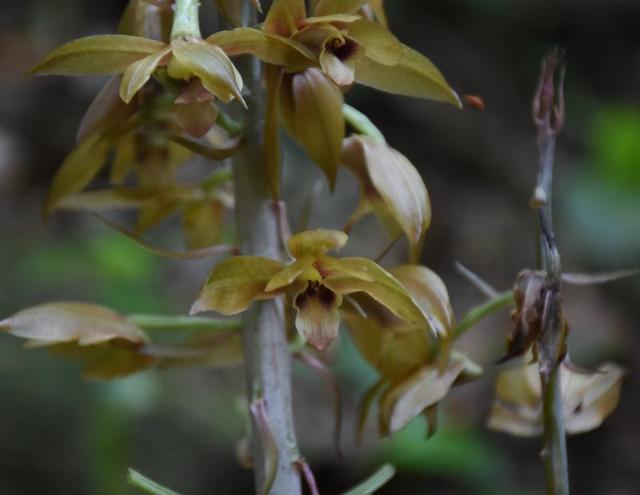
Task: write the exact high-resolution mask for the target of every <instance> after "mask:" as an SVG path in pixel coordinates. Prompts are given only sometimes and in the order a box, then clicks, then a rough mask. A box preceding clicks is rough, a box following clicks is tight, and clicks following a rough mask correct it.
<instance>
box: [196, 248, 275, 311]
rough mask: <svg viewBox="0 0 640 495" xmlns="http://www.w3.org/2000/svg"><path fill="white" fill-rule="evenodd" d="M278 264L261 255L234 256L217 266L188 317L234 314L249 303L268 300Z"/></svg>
mask: <svg viewBox="0 0 640 495" xmlns="http://www.w3.org/2000/svg"><path fill="white" fill-rule="evenodd" d="M282 268H283V266H282V264H281V263H279V262H277V261H274V260H272V259H269V258H263V257H260V256H234V257H233V258H230V259H228V260H225V261H223V262H222V263H220V264H218V265H217V266H216V267H215V268H214V270H213V271H212V272H211V274H210V275H209V277H208V278H207V280H206V282H205V283H204V286H203V287H202V291H201V293H200V296H199V297H198V300H197V301H196V302H195V303H194V304H193V306H192V308H191V314H195V313H200V312H202V311H208V310H213V311H217V312H218V313H221V314H223V315H233V314H237V313H240V312H242V311H244V310H245V309H247V308H248V307H249V305H250V304H251V302H253V301H255V300H261V299H271V298H273V297H275V296H276V295H277V293H273V292H272V293H267V292H266V291H265V287H266V285H267V283H268V282H269V279H270V278H271V277H273V276H274V275H275V274H276V273H278V272H279V271H280V270H282Z"/></svg>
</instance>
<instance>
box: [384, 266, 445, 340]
mask: <svg viewBox="0 0 640 495" xmlns="http://www.w3.org/2000/svg"><path fill="white" fill-rule="evenodd" d="M390 272H391V273H392V274H393V275H394V276H395V277H396V278H397V279H398V280H399V281H400V282H401V283H402V285H404V286H405V287H406V288H407V290H408V291H409V293H410V294H411V295H412V296H413V298H414V300H415V301H416V302H417V303H418V304H419V305H420V307H421V308H422V310H423V311H424V312H425V313H426V314H431V315H433V319H432V320H430V321H431V322H432V324H434V325H436V329H435V331H436V333H438V334H439V335H448V334H450V333H451V332H452V330H453V328H454V326H455V317H454V315H453V309H452V308H451V303H450V301H449V293H448V292H447V287H446V286H445V285H444V282H443V281H442V279H441V278H440V277H439V276H438V275H437V274H436V273H435V272H433V271H432V270H429V269H428V268H427V267H425V266H421V265H401V266H398V267H395V268H392V269H391V270H390Z"/></svg>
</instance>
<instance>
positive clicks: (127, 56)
mask: <svg viewBox="0 0 640 495" xmlns="http://www.w3.org/2000/svg"><path fill="white" fill-rule="evenodd" d="M165 46H166V45H165V44H164V43H161V42H160V41H155V40H150V39H147V38H141V37H139V36H126V35H123V34H106V35H97V36H88V37H86V38H80V39H77V40H73V41H70V42H69V43H67V44H65V45H62V46H61V47H59V48H56V49H55V50H53V51H52V52H51V53H50V54H49V55H47V56H46V57H45V59H44V60H42V62H40V63H39V64H38V65H36V66H35V67H33V68H32V69H31V70H29V72H28V74H54V75H61V76H97V75H107V74H118V73H120V72H124V71H125V70H126V69H127V67H128V66H129V65H131V64H132V63H134V62H136V61H138V60H140V59H141V58H144V57H146V56H147V55H151V54H153V53H156V52H158V51H159V50H162V49H163V48H164V47H165Z"/></svg>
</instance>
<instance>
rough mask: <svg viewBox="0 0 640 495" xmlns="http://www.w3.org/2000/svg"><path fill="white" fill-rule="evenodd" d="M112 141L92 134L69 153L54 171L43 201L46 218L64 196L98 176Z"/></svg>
mask: <svg viewBox="0 0 640 495" xmlns="http://www.w3.org/2000/svg"><path fill="white" fill-rule="evenodd" d="M112 145H113V139H110V138H106V137H103V136H102V133H99V132H94V133H93V134H90V135H89V136H87V137H86V138H85V139H84V140H83V141H82V142H81V143H80V144H78V146H76V148H75V149H74V150H73V151H71V153H69V154H68V155H67V157H66V158H65V159H64V162H62V165H60V168H58V170H57V171H56V174H55V176H54V177H53V180H52V181H51V187H50V188H49V193H48V194H47V199H46V200H45V203H44V207H43V212H44V216H45V217H47V216H48V215H49V214H50V213H51V211H53V210H54V209H55V208H56V207H57V206H58V205H59V203H60V201H62V200H63V199H64V198H65V197H66V196H69V195H71V194H73V193H76V192H78V191H80V190H81V189H82V188H84V187H85V186H86V185H87V184H89V182H91V180H93V178H94V177H95V176H96V175H97V174H98V172H99V171H100V169H102V167H103V166H104V164H105V162H106V160H107V153H108V152H109V150H110V149H111V146H112Z"/></svg>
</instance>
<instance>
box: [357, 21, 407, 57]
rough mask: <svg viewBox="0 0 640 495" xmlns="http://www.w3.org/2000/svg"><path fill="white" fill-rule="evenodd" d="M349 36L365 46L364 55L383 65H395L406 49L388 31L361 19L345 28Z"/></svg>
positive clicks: (374, 23)
mask: <svg viewBox="0 0 640 495" xmlns="http://www.w3.org/2000/svg"><path fill="white" fill-rule="evenodd" d="M345 28H346V29H347V31H348V36H349V37H350V38H353V39H354V40H355V41H357V42H358V43H359V44H360V45H362V46H364V53H365V55H366V56H367V57H369V58H370V59H371V60H373V61H375V62H378V63H379V64H383V65H395V64H397V63H399V62H400V61H401V60H402V59H403V57H404V55H405V49H404V46H403V45H402V43H400V41H398V38H396V37H395V36H394V35H393V34H392V33H391V32H390V31H389V30H388V29H386V28H385V27H384V26H382V25H381V24H379V23H377V22H373V21H369V20H367V19H360V20H358V21H356V22H352V23H351V24H348V25H347V26H345Z"/></svg>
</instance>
